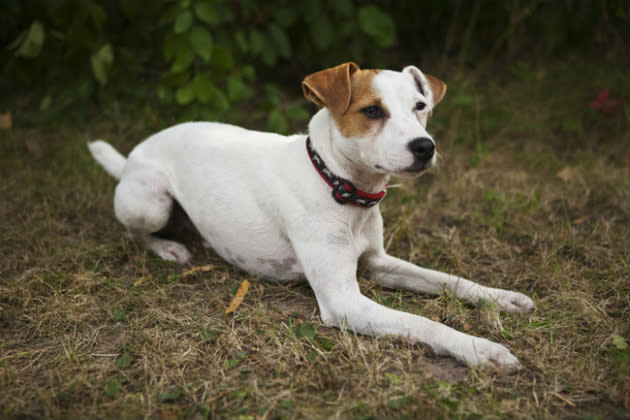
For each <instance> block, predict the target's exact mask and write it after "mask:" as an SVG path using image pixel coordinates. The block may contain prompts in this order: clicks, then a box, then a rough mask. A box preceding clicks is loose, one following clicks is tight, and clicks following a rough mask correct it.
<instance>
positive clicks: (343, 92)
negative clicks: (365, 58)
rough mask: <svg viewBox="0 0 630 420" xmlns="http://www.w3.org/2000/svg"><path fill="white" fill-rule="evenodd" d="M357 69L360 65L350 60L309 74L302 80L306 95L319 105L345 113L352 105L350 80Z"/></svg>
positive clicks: (303, 90)
mask: <svg viewBox="0 0 630 420" xmlns="http://www.w3.org/2000/svg"><path fill="white" fill-rule="evenodd" d="M357 71H359V66H357V65H356V64H354V63H353V62H348V63H344V64H340V65H338V66H335V67H332V68H329V69H326V70H322V71H318V72H317V73H313V74H309V75H308V76H306V77H305V78H304V80H303V81H302V92H303V93H304V97H305V98H306V99H308V100H309V101H311V102H313V103H315V104H316V105H317V106H325V107H326V108H328V109H329V110H331V111H332V112H335V113H339V114H343V113H344V112H346V110H347V109H348V106H349V105H350V96H351V90H350V89H351V81H350V80H351V78H352V75H353V74H354V73H356V72H357Z"/></svg>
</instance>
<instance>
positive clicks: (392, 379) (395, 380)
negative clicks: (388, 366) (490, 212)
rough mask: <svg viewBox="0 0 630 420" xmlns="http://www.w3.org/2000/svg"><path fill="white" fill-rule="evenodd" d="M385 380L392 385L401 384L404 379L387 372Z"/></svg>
mask: <svg viewBox="0 0 630 420" xmlns="http://www.w3.org/2000/svg"><path fill="white" fill-rule="evenodd" d="M385 378H386V379H387V380H388V381H389V383H390V384H399V383H401V382H402V378H401V377H400V376H398V375H396V374H395V373H391V372H385Z"/></svg>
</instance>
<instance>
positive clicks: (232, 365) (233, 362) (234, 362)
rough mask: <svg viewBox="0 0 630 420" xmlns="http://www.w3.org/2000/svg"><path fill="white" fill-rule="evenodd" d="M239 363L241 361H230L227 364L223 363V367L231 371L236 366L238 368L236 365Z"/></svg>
mask: <svg viewBox="0 0 630 420" xmlns="http://www.w3.org/2000/svg"><path fill="white" fill-rule="evenodd" d="M239 363H241V361H240V360H239V359H230V360H228V361H227V362H225V365H226V366H227V367H228V368H229V369H231V368H234V367H236V366H238V364H239Z"/></svg>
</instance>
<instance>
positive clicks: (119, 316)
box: [112, 308, 127, 322]
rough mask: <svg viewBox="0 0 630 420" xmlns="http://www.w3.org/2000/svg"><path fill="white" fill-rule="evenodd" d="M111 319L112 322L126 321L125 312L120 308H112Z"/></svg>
mask: <svg viewBox="0 0 630 420" xmlns="http://www.w3.org/2000/svg"><path fill="white" fill-rule="evenodd" d="M112 319H113V320H114V322H120V321H126V320H127V314H126V313H125V311H124V310H122V309H121V308H114V312H113V314H112Z"/></svg>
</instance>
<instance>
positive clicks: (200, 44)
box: [190, 25, 213, 61]
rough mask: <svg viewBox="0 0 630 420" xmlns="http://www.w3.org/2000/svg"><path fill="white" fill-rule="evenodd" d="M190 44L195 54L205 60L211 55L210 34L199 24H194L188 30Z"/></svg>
mask: <svg viewBox="0 0 630 420" xmlns="http://www.w3.org/2000/svg"><path fill="white" fill-rule="evenodd" d="M190 45H192V49H193V51H195V53H197V55H198V56H199V57H201V58H203V59H204V60H205V61H210V57H212V47H213V42H212V35H210V32H208V30H207V29H206V28H204V27H203V26H201V25H195V26H193V27H192V29H191V31H190Z"/></svg>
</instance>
